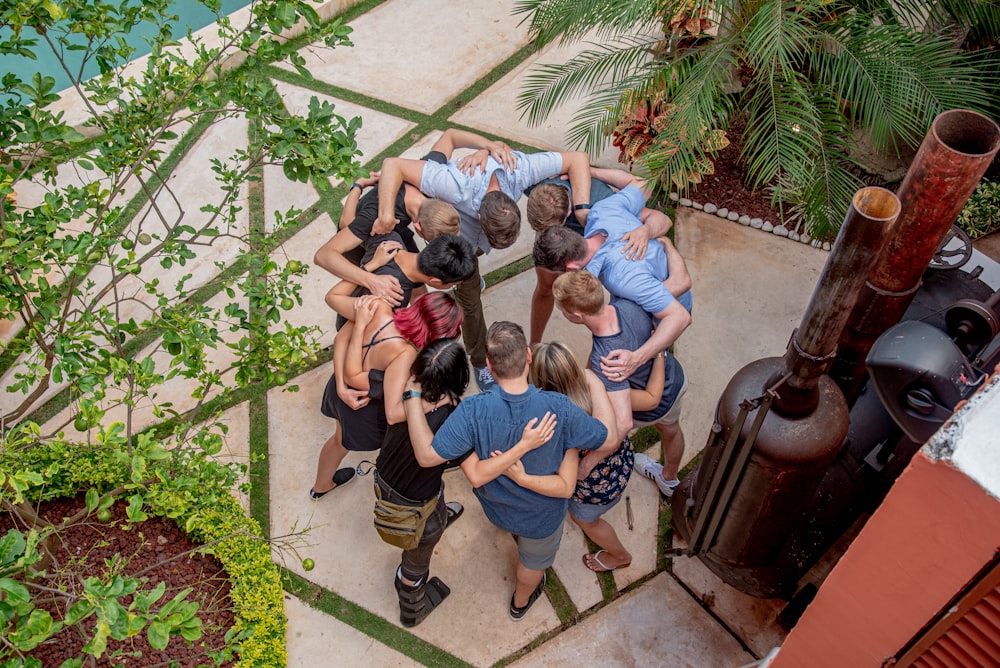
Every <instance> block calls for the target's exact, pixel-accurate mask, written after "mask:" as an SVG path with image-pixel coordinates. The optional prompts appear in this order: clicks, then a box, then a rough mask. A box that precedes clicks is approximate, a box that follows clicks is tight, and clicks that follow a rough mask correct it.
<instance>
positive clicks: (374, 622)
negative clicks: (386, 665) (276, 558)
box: [281, 569, 471, 668]
mask: <svg viewBox="0 0 1000 668" xmlns="http://www.w3.org/2000/svg"><path fill="white" fill-rule="evenodd" d="M281 576H282V580H283V584H284V587H285V591H287V592H289V593H290V594H292V595H294V596H295V597H297V598H298V599H299V600H300V601H302V602H303V603H305V604H306V605H308V606H310V607H312V608H315V609H317V610H320V611H322V612H325V613H326V614H328V615H330V616H331V617H335V618H336V619H338V620H340V621H341V622H343V623H344V624H347V625H348V626H350V627H352V628H355V629H357V630H358V631H360V632H361V633H364V634H365V635H366V636H369V637H370V638H374V639H375V640H377V641H379V642H380V643H382V644H383V645H386V646H387V647H390V648H392V649H394V650H396V651H397V652H399V653H400V654H405V655H406V656H408V657H410V658H411V659H413V660H414V661H418V662H420V663H422V664H424V665H425V666H435V667H438V666H440V667H441V668H467V667H470V666H471V664H468V663H466V662H465V661H462V660H461V659H459V658H458V657H456V656H454V655H452V654H449V653H448V652H446V651H444V650H443V649H440V648H438V647H436V646H434V645H432V644H430V643H429V642H427V641H426V640H423V639H421V638H418V637H417V636H415V635H413V634H412V633H410V632H409V631H407V630H406V629H403V628H400V627H399V626H396V625H395V624H393V623H391V622H389V621H387V620H385V619H383V618H382V617H379V616H378V615H376V614H374V613H371V612H369V611H368V610H365V609H364V608H362V607H361V606H359V605H358V604H356V603H352V602H351V601H348V600H347V599H346V598H343V597H342V596H339V595H337V594H335V593H334V592H332V591H330V590H328V589H325V588H323V587H320V586H319V585H317V584H315V583H312V582H310V581H308V580H306V579H305V578H303V577H301V576H299V575H297V574H296V573H293V572H291V571H289V570H286V569H281Z"/></svg>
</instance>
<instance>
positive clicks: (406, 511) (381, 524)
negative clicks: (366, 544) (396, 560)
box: [374, 471, 438, 550]
mask: <svg viewBox="0 0 1000 668" xmlns="http://www.w3.org/2000/svg"><path fill="white" fill-rule="evenodd" d="M379 483H381V484H383V485H386V487H388V486H389V485H387V484H386V483H385V481H384V480H382V478H381V477H380V476H379V474H378V471H375V520H374V522H375V530H376V531H378V535H379V536H381V537H382V540H384V541H385V542H386V543H389V544H390V545H395V546H396V547H399V548H402V549H404V550H412V549H413V548H415V547H416V546H417V545H419V544H420V539H421V538H422V537H423V535H424V527H425V526H426V525H427V519H428V518H429V517H430V516H431V513H433V512H434V509H435V508H437V503H438V496H435V497H434V498H433V499H431V500H430V501H428V502H427V503H425V504H423V505H422V506H419V505H403V504H399V503H393V502H392V501H387V500H386V499H384V498H382V487H381V485H380V484H379ZM390 489H391V488H390Z"/></svg>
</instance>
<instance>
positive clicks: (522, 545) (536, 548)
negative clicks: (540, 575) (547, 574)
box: [517, 522, 563, 571]
mask: <svg viewBox="0 0 1000 668" xmlns="http://www.w3.org/2000/svg"><path fill="white" fill-rule="evenodd" d="M562 534H563V526H562V522H560V523H559V528H558V529H556V530H555V531H553V532H552V533H551V534H549V535H548V536H546V537H545V538H525V537H524V536H518V537H517V556H518V558H519V559H520V560H521V564H523V565H524V567H525V568H528V569H531V570H533V571H544V570H545V569H546V568H548V567H549V566H551V565H552V564H553V563H555V560H556V552H558V551H559V543H560V542H562Z"/></svg>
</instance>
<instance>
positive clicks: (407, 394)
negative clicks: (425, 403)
mask: <svg viewBox="0 0 1000 668" xmlns="http://www.w3.org/2000/svg"><path fill="white" fill-rule="evenodd" d="M419 398H420V393H419V392H417V391H416V390H404V391H403V401H406V400H407V399H419Z"/></svg>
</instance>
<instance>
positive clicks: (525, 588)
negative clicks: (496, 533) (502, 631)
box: [407, 321, 608, 621]
mask: <svg viewBox="0 0 1000 668" xmlns="http://www.w3.org/2000/svg"><path fill="white" fill-rule="evenodd" d="M486 363H487V364H488V365H489V367H490V371H491V372H492V373H493V377H494V378H495V379H496V383H497V385H496V387H495V388H494V389H493V390H492V391H490V392H484V393H480V394H476V395H473V396H471V397H467V398H466V399H464V400H462V403H460V404H459V405H458V408H457V409H455V412H454V413H452V414H451V415H450V416H449V417H448V419H447V420H446V421H445V423H444V424H443V425H442V426H441V428H440V429H439V430H438V431H437V433H436V434H435V435H434V440H433V442H432V443H431V446H432V448H433V451H434V452H433V453H432V454H433V455H434V456H433V457H431V458H425V459H422V458H421V457H422V453H417V456H418V461H420V464H421V465H422V466H431V465H434V464H435V463H437V464H440V463H442V462H445V461H447V460H457V461H459V462H460V463H461V466H462V471H463V472H464V473H465V475H466V477H468V478H469V482H471V483H472V485H473V487H474V488H475V494H476V497H477V498H478V499H479V502H480V504H481V505H482V507H483V511H484V512H485V513H486V516H487V517H488V518H489V519H490V521H491V522H492V523H493V524H494V525H496V526H497V527H498V528H500V529H502V530H504V531H509V532H510V533H512V534H514V535H515V536H516V538H517V550H518V565H517V570H516V585H515V588H514V594H513V596H512V597H511V601H510V616H511V619H514V620H515V621H517V620H520V619H521V618H523V617H524V615H525V613H526V612H527V611H528V608H529V607H531V605H532V604H533V603H534V602H535V601H536V600H537V599H538V597H539V596H541V594H542V591H543V589H544V587H545V578H544V575H545V569H546V568H548V567H549V566H551V565H552V563H553V562H554V561H555V556H556V551H557V550H558V549H559V542H560V540H561V538H562V525H563V519H564V518H565V516H566V510H567V500H568V499H569V497H570V496H571V495H572V494H573V490H574V489H575V488H576V477H577V465H578V464H579V461H580V450H593V449H596V448H599V447H600V446H601V445H603V443H604V440H605V439H606V438H607V435H608V430H607V428H606V427H605V426H604V425H603V424H601V422H600V421H599V420H596V419H595V418H592V417H591V416H589V415H587V414H586V413H585V412H584V411H583V410H582V409H580V408H579V407H578V406H577V405H576V404H574V403H573V402H572V401H570V400H569V398H568V397H566V396H565V395H562V394H559V393H557V392H544V391H542V390H539V389H538V388H537V387H535V386H534V385H531V384H530V383H528V367H529V365H530V363H531V350H530V348H528V341H527V339H526V338H525V336H524V331H523V330H522V329H521V327H520V326H518V325H516V324H514V323H512V322H505V321H501V322H496V323H493V325H491V326H490V328H489V331H488V332H487V334H486ZM548 414H551V415H554V416H555V419H556V424H555V429H554V432H553V434H552V438H551V439H550V440H549V441H548V442H547V443H545V444H544V445H542V446H540V447H538V448H537V449H534V450H532V451H530V452H528V453H526V454H524V455H523V456H522V457H521V464H522V465H523V467H524V470H525V472H526V473H528V474H533V475H538V476H546V477H547V484H548V485H551V487H549V488H546V490H545V493H546V495H543V494H541V493H538V492H534V491H531V490H528V489H525V488H523V487H520V486H518V485H517V484H516V483H515V482H514V481H513V480H511V479H510V478H508V477H506V476H500V477H495V478H490V477H489V476H485V477H484V476H482V475H480V473H479V472H477V468H478V465H477V462H478V461H479V460H489V459H490V457H491V456H492V455H493V454H494V453H506V452H507V451H509V450H511V449H512V448H513V447H515V445H516V444H517V443H518V442H519V440H520V439H521V437H522V432H523V431H524V430H525V425H529V426H530V425H532V424H534V423H535V421H537V420H542V419H543V418H544V417H545V416H547V415H548ZM407 416H408V417H409V414H407ZM415 417H416V416H415ZM553 474H555V475H553Z"/></svg>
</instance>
